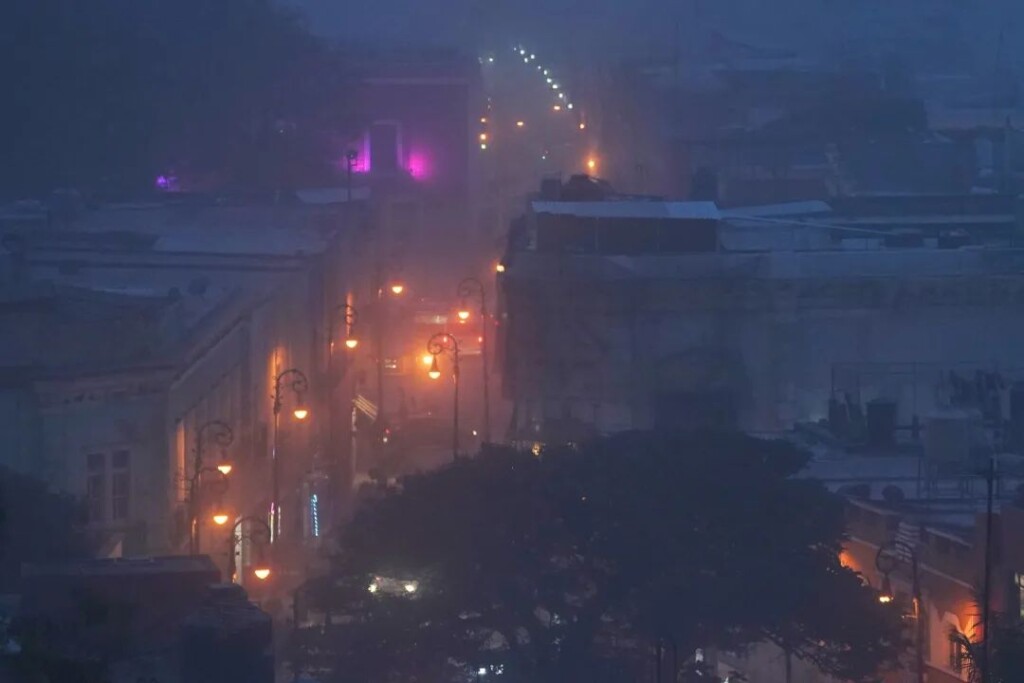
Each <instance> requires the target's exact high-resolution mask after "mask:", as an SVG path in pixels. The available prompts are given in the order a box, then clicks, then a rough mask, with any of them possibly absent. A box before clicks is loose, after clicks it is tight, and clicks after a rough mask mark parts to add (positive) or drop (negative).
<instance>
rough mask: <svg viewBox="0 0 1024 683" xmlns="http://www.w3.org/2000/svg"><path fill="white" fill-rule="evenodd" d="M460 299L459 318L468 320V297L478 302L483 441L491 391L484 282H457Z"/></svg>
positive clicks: (486, 434)
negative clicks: (482, 385) (482, 377)
mask: <svg viewBox="0 0 1024 683" xmlns="http://www.w3.org/2000/svg"><path fill="white" fill-rule="evenodd" d="M457 293H458V295H459V297H460V298H461V299H462V304H461V307H460V308H459V311H458V316H459V320H462V321H465V320H469V317H470V315H471V314H470V311H469V306H468V302H469V299H470V298H476V299H477V300H478V301H479V302H480V358H481V359H482V364H483V365H482V372H483V376H484V429H483V433H484V442H485V443H488V442H490V440H491V391H490V378H489V377H488V375H489V371H488V358H487V338H488V333H489V331H490V330H489V328H490V318H489V317H488V316H487V290H486V289H484V284H483V283H482V282H480V280H477V279H476V278H475V277H467V278H466V279H465V280H463V281H462V282H460V283H459V287H458V290H457Z"/></svg>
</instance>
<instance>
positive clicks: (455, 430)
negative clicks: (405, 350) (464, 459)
mask: <svg viewBox="0 0 1024 683" xmlns="http://www.w3.org/2000/svg"><path fill="white" fill-rule="evenodd" d="M427 352H429V353H430V355H431V356H433V359H432V360H431V363H430V371H429V373H428V374H429V375H430V379H438V378H439V377H441V369H440V368H439V367H438V365H437V357H438V356H440V355H442V354H445V353H447V354H449V355H450V356H451V357H452V380H453V381H454V386H455V392H454V395H455V401H454V412H453V414H452V458H453V459H457V458H458V457H459V340H458V339H456V338H455V336H454V335H452V334H450V333H448V332H438V333H437V334H435V335H434V336H432V337H431V338H430V340H429V341H428V342H427Z"/></svg>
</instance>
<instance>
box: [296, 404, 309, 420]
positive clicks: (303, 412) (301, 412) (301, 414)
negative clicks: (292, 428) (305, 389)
mask: <svg viewBox="0 0 1024 683" xmlns="http://www.w3.org/2000/svg"><path fill="white" fill-rule="evenodd" d="M292 415H294V416H295V419H296V420H305V419H306V418H307V417H309V410H308V409H307V408H306V407H305V406H304V405H302V403H301V402H300V403H299V405H297V406H296V407H295V410H293V411H292Z"/></svg>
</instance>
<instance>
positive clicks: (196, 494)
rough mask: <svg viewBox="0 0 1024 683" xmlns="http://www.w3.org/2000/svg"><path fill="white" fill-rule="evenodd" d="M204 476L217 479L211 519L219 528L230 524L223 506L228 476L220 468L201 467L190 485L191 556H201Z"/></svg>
mask: <svg viewBox="0 0 1024 683" xmlns="http://www.w3.org/2000/svg"><path fill="white" fill-rule="evenodd" d="M204 474H211V475H214V476H215V477H216V479H217V487H218V489H219V490H218V491H217V497H216V500H217V504H216V506H215V507H214V510H213V513H212V514H211V515H210V519H212V520H213V523H214V524H216V525H217V526H224V525H225V524H227V522H228V519H229V517H228V514H227V512H226V511H225V510H224V507H223V505H222V503H223V501H222V499H223V496H224V493H225V492H226V491H227V488H228V475H227V474H225V473H224V472H223V471H222V470H221V469H220V468H217V467H200V468H199V469H197V470H196V471H195V472H193V473H192V478H191V479H190V480H189V485H188V491H189V493H188V510H189V520H188V521H189V554H190V555H198V554H199V530H200V528H201V527H202V521H201V520H200V507H201V506H200V504H199V498H200V496H201V491H202V489H201V488H200V483H201V481H202V478H203V475H204Z"/></svg>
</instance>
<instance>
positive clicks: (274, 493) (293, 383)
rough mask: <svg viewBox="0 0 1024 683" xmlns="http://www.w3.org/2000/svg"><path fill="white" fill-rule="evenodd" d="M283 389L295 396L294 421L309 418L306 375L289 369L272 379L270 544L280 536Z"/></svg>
mask: <svg viewBox="0 0 1024 683" xmlns="http://www.w3.org/2000/svg"><path fill="white" fill-rule="evenodd" d="M284 388H288V389H290V390H291V392H292V393H293V394H295V408H294V409H293V410H292V415H293V416H294V417H295V419H296V420H305V419H306V418H307V417H308V416H309V410H308V409H307V408H306V406H305V403H304V399H305V395H306V392H307V391H309V380H308V379H306V375H305V374H304V373H303V372H302V371H301V370H297V369H295V368H289V369H288V370H285V371H284V372H282V373H280V374H279V375H278V376H277V377H276V378H275V379H274V395H273V401H274V404H273V406H274V439H273V448H272V450H271V456H270V459H271V462H270V465H271V471H270V542H271V543H274V542H276V541H277V539H278V537H279V536H280V535H281V497H280V485H281V482H280V470H281V465H280V457H279V453H278V450H279V448H278V434H279V432H280V422H281V408H282V407H283V400H284V396H283V395H282V391H283V389H284Z"/></svg>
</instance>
